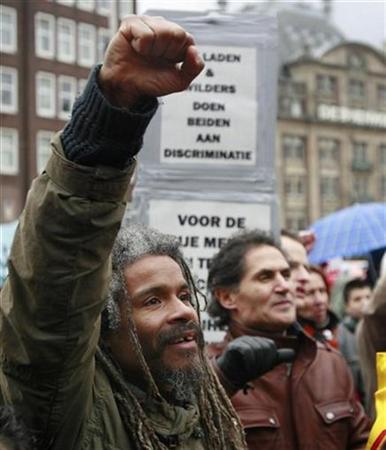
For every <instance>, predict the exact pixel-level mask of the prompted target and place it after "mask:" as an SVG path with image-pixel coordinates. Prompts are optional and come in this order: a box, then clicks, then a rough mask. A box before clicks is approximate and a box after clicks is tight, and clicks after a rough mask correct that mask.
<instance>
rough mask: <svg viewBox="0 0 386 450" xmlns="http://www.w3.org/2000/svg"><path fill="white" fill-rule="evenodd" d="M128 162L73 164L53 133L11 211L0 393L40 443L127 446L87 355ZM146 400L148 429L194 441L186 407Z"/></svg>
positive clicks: (192, 415)
mask: <svg viewBox="0 0 386 450" xmlns="http://www.w3.org/2000/svg"><path fill="white" fill-rule="evenodd" d="M132 169H133V167H132V168H131V169H129V170H127V171H120V170H116V169H112V168H107V167H97V168H92V167H84V166H78V165H76V164H74V163H72V162H70V161H68V160H66V159H65V157H64V156H63V151H62V148H61V144H60V138H59V135H57V136H56V137H55V139H54V142H53V155H52V157H51V159H50V160H49V162H48V165H47V168H46V171H45V172H44V173H43V174H42V175H41V176H39V177H38V178H37V179H36V180H35V181H34V183H33V186H32V189H31V191H30V193H29V195H28V199H27V205H26V208H25V210H24V212H23V214H22V216H21V219H20V224H19V228H18V231H17V233H16V237H15V241H14V244H13V248H12V251H11V256H10V262H9V277H8V280H7V281H6V283H5V285H4V288H3V290H2V292H1V303H0V363H1V367H0V401H1V403H6V404H14V405H18V406H19V407H22V408H23V411H24V413H25V418H26V420H27V423H28V424H29V426H30V427H31V428H32V427H33V428H34V429H35V430H36V431H37V435H38V438H39V442H40V447H39V448H41V449H44V450H48V449H55V450H72V449H82V450H86V449H90V450H91V449H92V450H102V449H103V450H118V449H122V450H130V449H131V448H133V443H132V442H129V437H128V435H127V433H126V432H125V429H124V427H123V424H122V421H121V418H120V415H119V412H118V408H117V405H116V403H115V400H114V397H113V394H112V390H111V386H110V383H109V380H108V379H107V377H106V375H105V374H104V373H103V372H102V370H101V369H100V368H98V367H96V363H95V351H96V347H97V343H98V340H99V333H100V314H101V310H102V309H103V305H104V300H105V298H106V293H107V288H108V283H109V276H110V259H109V254H110V251H111V247H112V245H113V242H114V239H115V236H116V233H117V231H118V229H119V226H120V223H121V220H122V217H123V214H124V210H125V204H126V199H127V196H128V185H129V180H130V176H131V173H132ZM153 406H154V409H153V411H149V412H148V416H149V417H150V418H151V420H152V422H154V424H155V425H154V426H155V427H156V429H157V430H158V431H159V432H161V433H163V434H165V433H166V434H167V433H168V432H169V433H170V434H180V435H181V436H183V438H184V439H183V443H181V444H180V445H179V446H177V447H175V448H177V449H181V450H185V449H189V450H201V449H203V446H202V444H201V442H200V440H198V439H195V438H193V437H192V435H191V433H192V428H193V427H194V425H195V424H196V422H197V421H198V414H197V411H195V410H194V408H193V410H185V409H182V408H171V407H170V406H169V407H167V406H166V405H159V406H157V405H153Z"/></svg>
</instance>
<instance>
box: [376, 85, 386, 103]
mask: <svg viewBox="0 0 386 450" xmlns="http://www.w3.org/2000/svg"><path fill="white" fill-rule="evenodd" d="M377 101H378V107H379V109H386V84H378V86H377Z"/></svg>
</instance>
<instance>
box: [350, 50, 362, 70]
mask: <svg viewBox="0 0 386 450" xmlns="http://www.w3.org/2000/svg"><path fill="white" fill-rule="evenodd" d="M347 65H348V66H349V68H350V69H353V70H364V69H366V59H365V58H364V56H363V55H362V54H360V53H358V52H350V53H349V54H348V56H347Z"/></svg>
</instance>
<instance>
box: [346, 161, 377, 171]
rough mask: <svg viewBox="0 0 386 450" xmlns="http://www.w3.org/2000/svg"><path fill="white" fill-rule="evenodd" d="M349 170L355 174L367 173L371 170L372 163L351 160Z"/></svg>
mask: <svg viewBox="0 0 386 450" xmlns="http://www.w3.org/2000/svg"><path fill="white" fill-rule="evenodd" d="M351 169H352V170H354V171H356V172H369V171H371V170H373V163H372V162H371V161H367V160H361V159H353V160H352V161H351Z"/></svg>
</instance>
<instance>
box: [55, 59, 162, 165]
mask: <svg viewBox="0 0 386 450" xmlns="http://www.w3.org/2000/svg"><path fill="white" fill-rule="evenodd" d="M99 70H100V66H98V67H95V68H94V70H93V71H92V72H91V75H90V78H89V81H88V83H87V86H86V88H85V90H84V92H83V94H82V95H81V96H80V97H79V98H78V99H77V100H76V101H75V104H74V107H73V110H72V116H71V120H70V122H69V123H68V124H67V125H66V127H65V128H64V130H63V133H62V135H61V139H62V144H63V148H64V153H65V155H66V157H67V158H68V159H69V160H71V161H74V162H76V163H78V164H82V165H86V166H96V165H98V164H103V165H107V166H113V167H117V168H123V167H125V166H126V165H127V163H128V162H129V161H130V159H131V158H132V157H133V156H135V155H136V154H137V153H138V152H139V150H140V148H141V146H142V139H143V134H144V132H145V130H146V128H147V126H148V124H149V122H150V120H151V118H152V117H153V115H154V114H155V112H156V110H157V106H158V102H157V99H156V98H149V99H146V100H145V101H144V102H143V103H142V104H140V105H138V106H137V107H136V108H135V109H134V108H131V109H128V108H116V107H113V106H111V105H110V104H109V102H108V101H107V100H106V99H105V98H104V96H103V94H102V93H101V91H100V89H99V86H98V83H97V76H98V73H99Z"/></svg>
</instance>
